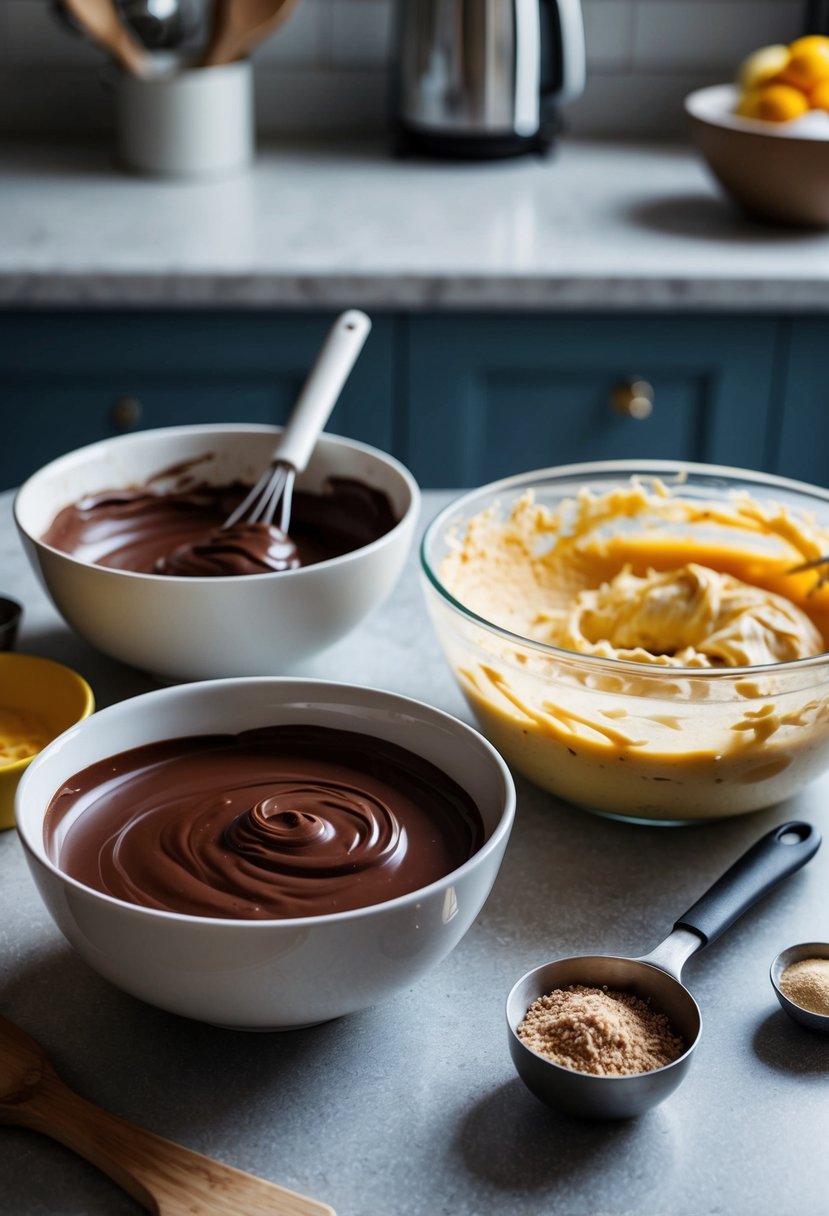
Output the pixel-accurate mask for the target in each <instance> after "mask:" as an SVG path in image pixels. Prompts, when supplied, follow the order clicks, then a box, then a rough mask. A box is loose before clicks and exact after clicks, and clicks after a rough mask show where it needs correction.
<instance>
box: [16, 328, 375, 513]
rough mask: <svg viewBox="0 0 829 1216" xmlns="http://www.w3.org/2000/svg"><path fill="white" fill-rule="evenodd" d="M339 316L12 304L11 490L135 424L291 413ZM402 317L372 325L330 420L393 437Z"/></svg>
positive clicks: (271, 418) (270, 418) (354, 432)
mask: <svg viewBox="0 0 829 1216" xmlns="http://www.w3.org/2000/svg"><path fill="white" fill-rule="evenodd" d="M331 319H332V317H330V316H322V315H311V314H308V315H295V314H281V313H280V314H276V313H240V312H232V313H215V312H210V313H197V314H194V313H180V312H170V313H130V314H124V313H111V314H106V313H98V312H94V313H93V312H90V313H72V314H57V313H55V314H44V313H15V314H11V313H8V314H5V315H0V410H2V419H3V441H2V443H0V490H2V489H7V488H9V487H11V486H14V485H18V484H19V483H20V482H21V481H22V480H23V479H24V478H25V477H27V476H28V475H29V474H30V473H32V472H33V471H34V470H35V469H37V468H38V467H40V466H41V465H42V464H44V463H45V462H46V461H48V460H51V459H53V458H54V457H56V456H59V455H61V454H62V453H63V452H67V451H70V450H71V449H73V448H76V447H80V446H81V445H83V444H86V443H92V442H93V441H95V440H98V439H105V438H108V437H110V436H112V435H117V434H119V433H121V432H123V431H126V430H134V429H139V428H140V429H144V428H149V427H156V426H170V425H175V424H188V423H203V422H260V423H281V422H283V421H284V420H285V418H286V416H287V414H288V411H289V410H290V407H291V405H292V403H293V402H294V400H295V398H296V396H297V393H298V392H299V389H300V387H301V385H302V382H303V380H304V378H305V376H306V374H307V372H308V370H309V368H310V367H311V365H312V363H313V361H314V358H315V356H316V354H317V352H318V350H319V348H320V346H321V344H322V341H323V338H324V336H325V333H326V331H327V329H328V326H329V324H330V321H331ZM392 332H393V325H392V322H391V321H390V320H388V319H386V318H378V319H376V320H375V323H374V327H373V330H372V333H371V335H370V337H369V340H368V342H367V344H366V346H365V349H364V350H363V353H362V355H361V356H360V359H359V360H358V362H357V365H356V367H355V369H354V371H353V373H352V375H351V377H350V379H349V381H348V383H347V384H346V387H345V389H344V391H343V394H342V396H341V398H340V401H339V403H338V405H337V407H336V409H335V410H334V413H333V415H332V418H331V421H330V423H329V426H328V429H330V430H331V431H333V432H335V433H339V434H344V435H349V436H351V437H353V438H357V439H361V440H364V441H365V442H367V443H371V444H374V445H375V446H377V447H380V448H384V449H387V450H388V449H390V448H391V446H392V438H393V402H392V389H393V367H392Z"/></svg>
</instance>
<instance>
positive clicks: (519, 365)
mask: <svg viewBox="0 0 829 1216" xmlns="http://www.w3.org/2000/svg"><path fill="white" fill-rule="evenodd" d="M775 334H776V327H775V323H774V322H772V321H770V320H765V319H753V318H752V319H741V318H729V317H724V318H722V319H711V318H697V317H677V318H662V317H660V318H645V317H643V318H635V317H634V318H631V317H620V318H615V317H614V318H606V317H591V316H586V317H582V318H573V317H568V318H559V317H556V318H543V317H537V316H533V317H515V316H510V317H500V318H495V317H444V318H441V319H437V318H415V319H413V320H412V322H411V327H410V339H409V348H408V361H409V394H410V396H409V413H408V425H407V433H406V444H407V446H406V458H407V459H408V462H409V463H410V465H411V467H412V469H413V471H414V472H415V475H416V476H418V477H419V478H420V480H421V481H422V482H423V484H425V485H430V486H454V485H459V486H468V485H475V484H479V483H481V482H485V481H490V480H492V479H494V478H498V477H505V476H508V475H510V474H512V473H517V472H521V471H523V470H527V469H532V468H541V467H545V466H547V465H554V464H567V463H571V462H573V461H582V460H602V459H623V458H626V457H627V458H631V459H637V458H641V459H647V458H652V459H656V458H661V459H683V460H697V461H708V462H717V463H727V464H735V465H742V466H745V467H752V468H761V467H763V463H764V460H765V443H766V426H767V420H768V412H769V399H770V393H771V381H772V367H773V359H774V340H775ZM637 378H643V379H644V380H646V381H648V382H649V383H650V384H651V385H652V387H653V397H654V403H653V411H652V413H651V415H650V417H648V418H646V419H643V420H640V419H636V418H633V417H628V416H624V415H623V414H621V413H619V412H617V410H616V408H615V407H614V404H613V398H614V390H616V389H617V388H618V387H619V386H621V385H624V384H625V383H627V382H630V381H633V380H636V379H637Z"/></svg>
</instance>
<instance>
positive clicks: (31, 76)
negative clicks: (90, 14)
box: [0, 0, 805, 136]
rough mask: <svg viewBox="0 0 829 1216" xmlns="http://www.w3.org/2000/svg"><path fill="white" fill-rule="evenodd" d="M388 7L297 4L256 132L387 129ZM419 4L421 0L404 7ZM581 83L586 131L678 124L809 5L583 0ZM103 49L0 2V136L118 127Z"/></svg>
mask: <svg viewBox="0 0 829 1216" xmlns="http://www.w3.org/2000/svg"><path fill="white" fill-rule="evenodd" d="M392 2H393V0H300V4H299V8H298V9H297V11H296V12H295V13H294V15H293V16H292V17H291V18H290V20H289V21H288V22H287V23H286V25H285V26H284V27H283V29H282V30H280V31H279V32H278V34H276V35H275V36H274V37H273V39H272V40H271V41H270V43H268V44H267V45H266V46H264V47H263V48H262V49H261V50H260V51H259V52H258V53H257V56H256V59H257V98H258V111H259V127H260V131H262V132H286V131H287V132H291V131H296V132H307V131H313V132H316V131H319V132H325V131H331V130H343V131H344V130H378V129H382V127H383V125H384V120H385V114H386V68H387V64H388V55H389V46H388V44H389V30H390V24H391V5H392ZM406 2H408V3H417V0H406ZM583 6H584V14H585V24H586V27H587V40H588V60H589V83H588V89H587V92H586V94H585V96H584V97H583V98H582V99H581V100H580V101H578V102H577V103H576V104H575V105H573V106H571V107H570V108H569V110H568V121H569V129H570V130H571V131H573V132H575V133H577V134H581V135H621V136H624V135H630V136H637V135H660V134H671V133H673V132H676V131H680V130H681V129H682V109H681V101H682V98H683V96H684V95H685V94H686V93H688V92H690V90H691V89H693V88H695V87H697V86H700V85H703V84H709V83H714V82H717V81H722V80H727V79H730V77H731V76H732V75H733V70H734V67H735V65H736V64H737V63H738V62H739V60H740V59H741V58H742V57H743V56H744V55H745V54H746V53H747V52H748V51H749V50H752V49H754V48H755V47H757V46H762V45H763V44H765V43H768V42H780V41H783V42H785V41H789V40H791V39H792V38H794V37H796V36H797V34H798V33H799V32H800V30H801V21H802V18H803V12H804V7H805V6H804V3H803V0H583ZM103 63H104V61H103V59H102V57H101V55H100V54H99V53H98V52H97V51H96V50H94V49H93V48H92V47H90V46H89V45H88V44H86V43H85V42H83V41H82V40H80V39H78V38H75V37H72V36H71V35H70V34H67V33H66V32H65V31H64V30H63V29H61V28H60V27H59V26H58V25H57V23H56V22H55V21H54V19H53V17H52V14H51V13H50V11H49V0H0V131H2V132H5V133H8V132H12V133H14V132H18V133H21V134H29V133H33V132H45V133H47V134H48V133H50V132H51V133H79V134H83V133H87V132H94V131H100V130H104V129H107V128H108V127H109V126H110V125H111V121H112V105H111V98H110V95H109V94H108V93H107V90H106V87H105V85H104V84H103V83H102V81H101V78H100V76H101V73H100V68H101V67H102V66H103Z"/></svg>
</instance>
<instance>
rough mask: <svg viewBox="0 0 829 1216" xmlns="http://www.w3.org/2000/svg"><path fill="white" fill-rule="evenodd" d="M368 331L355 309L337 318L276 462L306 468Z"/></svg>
mask: <svg viewBox="0 0 829 1216" xmlns="http://www.w3.org/2000/svg"><path fill="white" fill-rule="evenodd" d="M370 329H371V321H370V320H369V318H368V317H367V316H366V314H365V313H364V312H359V311H358V310H357V309H356V308H351V309H349V310H348V312H344V313H342V314H341V315H340V316H339V317H337V319H336V321H335V322H334V324H333V325H332V326H331V330H330V332H329V334H328V337H327V338H326V339H325V343H324V344H323V347H322V350H321V351H320V353H319V355H318V356H317V359H316V362H315V363H314V366H313V367H312V368H311V371H310V374H309V376H308V379H307V380H306V381H305V384H304V385H303V386H302V391H301V393H300V395H299V398H298V400H297V403H296V405H295V406H294V409H293V413H292V414H291V417H290V418H289V419H288V423H287V425H286V427H285V430H284V431H283V432H282V439H281V441H280V443H279V447H278V450H277V451H276V452H275V453H274V459H275V460H278V461H280V462H282V463H285V464H290V465H292V466H293V467H294V468H295V469H296V471H297V472H298V473H301V472H302V471H303V469H304V468H305V467H306V465H307V464H308V461H309V460H310V459H311V453H312V452H313V450H314V447H315V445H316V442H317V440H318V439H319V437H320V434H321V433H322V431H323V429H324V427H325V424H326V422H327V421H328V419H329V418H330V416H331V411H332V410H333V408H334V406H335V405H336V404H337V400H338V399H339V396H340V393H341V392H342V390H343V386H344V384H345V382H346V380H347V379H348V376H349V373H350V372H351V369H352V367H353V366H354V364H355V362H356V361H357V356H358V355H359V353H360V351H361V350H362V349H363V344H364V342H365V340H366V338H367V337H368V335H369V330H370Z"/></svg>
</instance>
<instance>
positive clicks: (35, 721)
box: [0, 707, 54, 765]
mask: <svg viewBox="0 0 829 1216" xmlns="http://www.w3.org/2000/svg"><path fill="white" fill-rule="evenodd" d="M53 735H54V731H50V730H49V727H48V726H47V725H46V723H45V722H43V721H42V720H41V719H40V718H39V717H38V716H37V715H36V714H33V713H29V712H27V711H24V710H19V709H3V708H2V707H0V765H3V764H13V763H14V762H15V761H16V760H25V759H26V757H27V756H33V755H34V754H35V753H36V752H39V751H40V750H41V749H42V748H44V747H45V746H46V744H47V743H48V742H49V740H50V739H51V738H52V736H53Z"/></svg>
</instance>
